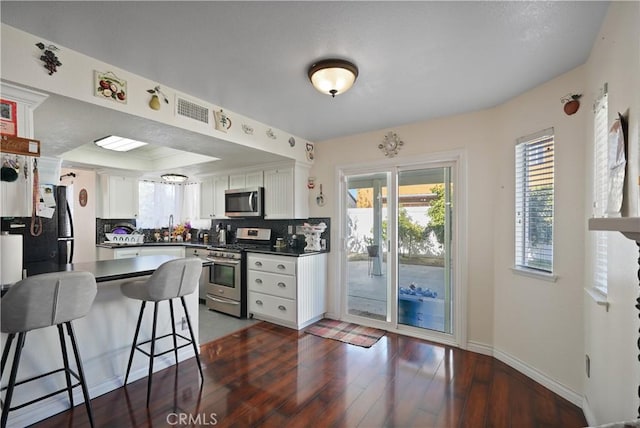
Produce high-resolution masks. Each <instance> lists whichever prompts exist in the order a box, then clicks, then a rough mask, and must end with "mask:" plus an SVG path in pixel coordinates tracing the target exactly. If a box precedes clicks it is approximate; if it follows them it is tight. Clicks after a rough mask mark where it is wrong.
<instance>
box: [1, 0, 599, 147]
mask: <svg viewBox="0 0 640 428" xmlns="http://www.w3.org/2000/svg"><path fill="white" fill-rule="evenodd" d="M607 5H608V3H607V2H604V3H603V2H577V1H570V2H569V1H567V2H564V1H563V2H561V1H552V2H544V1H536V2H525V1H513V2H479V1H478V2H415V1H414V2H360V1H357V2H320V1H314V2H310V1H308V2H267V1H260V2H234V1H232V2H229V1H225V2H93V1H92V2H66V3H65V2H10V1H2V3H1V4H0V8H1V9H0V13H1V19H2V22H4V23H6V24H9V25H11V26H13V27H16V28H19V29H22V30H25V31H27V32H29V33H32V34H35V35H37V36H39V37H42V38H44V39H46V40H48V41H51V42H52V43H55V44H59V45H61V46H65V47H68V48H71V49H73V50H76V51H79V52H82V53H84V54H87V55H89V56H92V57H95V58H97V59H100V60H102V61H106V62H107V63H111V64H113V65H116V66H118V67H121V68H124V69H126V70H129V71H131V72H134V73H136V74H139V75H141V76H144V77H147V78H149V79H151V80H154V81H158V82H160V83H161V84H164V85H168V86H170V87H173V88H175V89H177V90H179V91H181V92H184V93H187V94H192V95H194V96H197V97H199V98H201V99H203V100H206V101H208V102H211V103H213V104H217V105H221V106H223V107H224V108H226V109H229V110H232V111H236V112H238V113H241V114H243V115H246V116H248V117H251V118H253V119H256V120H258V121H260V122H263V123H265V124H268V125H270V126H274V127H277V128H280V129H283V130H286V131H288V132H291V133H293V134H295V135H299V136H300V137H303V138H306V139H309V140H312V141H317V142H319V141H322V140H325V139H330V138H334V137H338V136H344V135H351V134H356V133H360V132H365V131H371V130H375V129H381V128H386V127H392V126H397V125H401V124H404V123H410V122H415V121H420V120H425V119H429V118H434V117H440V116H447V115H452V114H457V113H463V112H468V111H474V110H478V109H483V108H488V107H492V106H495V105H498V104H500V103H502V102H504V101H505V100H508V99H510V98H512V97H514V96H516V95H519V94H521V93H522V92H524V91H527V90H529V89H531V88H533V87H535V86H537V85H539V84H541V83H543V82H545V81H548V80H549V79H552V78H554V77H556V76H558V75H560V74H562V73H564V72H567V71H569V70H571V69H572V68H575V67H576V66H579V65H581V64H583V63H584V62H585V61H586V60H587V58H588V55H589V52H590V49H591V46H592V45H593V42H594V39H595V37H596V35H597V33H598V30H599V28H600V25H601V23H602V20H603V18H604V15H605V13H606V8H607ZM326 57H340V58H345V59H349V60H351V61H353V62H355V63H356V64H357V65H358V67H359V69H360V76H359V78H358V80H357V82H356V84H355V86H354V87H353V88H352V89H351V90H350V91H349V92H347V93H345V94H343V95H339V96H337V97H336V98H335V99H332V98H330V97H329V96H326V95H322V94H320V93H318V92H316V91H315V90H314V89H313V88H312V86H311V85H310V83H309V81H308V78H307V75H306V72H307V68H308V67H309V65H310V64H311V63H313V62H314V61H315V60H317V59H321V58H326Z"/></svg>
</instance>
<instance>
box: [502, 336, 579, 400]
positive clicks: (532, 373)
mask: <svg viewBox="0 0 640 428" xmlns="http://www.w3.org/2000/svg"><path fill="white" fill-rule="evenodd" d="M493 356H494V357H495V358H496V359H498V360H500V361H502V362H503V363H505V364H507V365H508V366H510V367H512V368H514V369H516V370H518V371H519V372H520V373H522V374H524V375H525V376H527V377H530V378H531V379H533V380H534V381H536V382H538V383H539V384H540V385H542V386H544V387H545V388H547V389H550V390H551V391H553V392H555V393H556V394H558V395H559V396H560V397H562V398H564V399H565V400H567V401H570V402H571V403H573V404H575V405H576V406H578V407H582V404H583V400H582V395H580V394H578V393H577V392H575V391H574V390H572V389H571V388H568V387H566V386H565V385H563V384H561V383H560V382H558V381H556V380H554V379H552V378H550V377H549V376H547V375H546V374H544V373H542V372H541V371H540V370H538V369H536V368H535V367H532V366H530V365H529V364H527V363H525V362H524V361H522V360H520V359H518V358H516V357H514V356H512V355H510V354H508V353H506V352H503V351H501V350H499V349H495V348H494V350H493Z"/></svg>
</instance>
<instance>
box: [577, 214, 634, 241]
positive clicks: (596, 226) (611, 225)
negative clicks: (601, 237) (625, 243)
mask: <svg viewBox="0 0 640 428" xmlns="http://www.w3.org/2000/svg"><path fill="white" fill-rule="evenodd" d="M589 230H602V231H615V232H620V233H622V234H623V235H624V236H626V237H627V238H629V239H631V240H632V241H636V242H640V217H608V218H590V219H589Z"/></svg>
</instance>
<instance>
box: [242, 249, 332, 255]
mask: <svg viewBox="0 0 640 428" xmlns="http://www.w3.org/2000/svg"><path fill="white" fill-rule="evenodd" d="M247 253H259V254H273V255H274V256H289V257H304V256H313V255H315V254H324V253H328V251H326V250H322V251H305V250H294V249H293V248H288V247H287V248H281V249H280V248H275V247H271V248H269V249H266V248H265V249H264V250H261V249H259V248H251V249H248V250H247Z"/></svg>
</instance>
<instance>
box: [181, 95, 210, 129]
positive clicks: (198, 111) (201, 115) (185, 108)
mask: <svg viewBox="0 0 640 428" xmlns="http://www.w3.org/2000/svg"><path fill="white" fill-rule="evenodd" d="M176 100H177V102H176V114H177V115H178V116H182V117H188V118H189V119H193V120H197V121H198V122H202V123H207V124H208V123H209V109H208V108H207V107H203V106H201V105H199V104H196V103H194V102H193V101H189V100H186V99H184V98H181V97H179V96H178V97H176Z"/></svg>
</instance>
